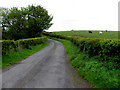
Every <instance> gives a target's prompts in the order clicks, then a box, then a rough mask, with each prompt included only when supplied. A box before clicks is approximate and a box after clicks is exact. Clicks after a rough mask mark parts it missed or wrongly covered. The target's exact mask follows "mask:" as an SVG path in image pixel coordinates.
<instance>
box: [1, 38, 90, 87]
mask: <svg viewBox="0 0 120 90" xmlns="http://www.w3.org/2000/svg"><path fill="white" fill-rule="evenodd" d="M49 41H50V45H49V46H47V47H46V48H44V49H42V50H41V51H39V52H37V53H35V54H33V55H31V56H29V57H28V58H26V59H24V60H22V61H21V62H19V64H17V65H13V66H11V67H8V68H6V69H4V70H3V73H2V88H91V85H90V84H89V83H88V82H87V81H86V80H84V79H82V78H81V77H80V76H79V75H78V73H77V72H76V71H75V70H74V68H72V66H71V65H70V63H69V61H68V60H67V54H66V52H65V49H64V46H63V44H62V43H61V42H58V41H55V40H50V39H49Z"/></svg>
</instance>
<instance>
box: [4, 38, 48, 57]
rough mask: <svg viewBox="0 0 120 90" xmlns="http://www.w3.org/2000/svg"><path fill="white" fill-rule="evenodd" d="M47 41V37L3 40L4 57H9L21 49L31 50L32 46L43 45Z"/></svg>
mask: <svg viewBox="0 0 120 90" xmlns="http://www.w3.org/2000/svg"><path fill="white" fill-rule="evenodd" d="M45 41H47V38H46V37H37V38H28V39H20V40H17V41H14V40H3V41H2V55H7V54H9V53H11V52H14V51H19V50H21V49H30V47H31V46H35V45H38V44H42V43H44V42H45Z"/></svg>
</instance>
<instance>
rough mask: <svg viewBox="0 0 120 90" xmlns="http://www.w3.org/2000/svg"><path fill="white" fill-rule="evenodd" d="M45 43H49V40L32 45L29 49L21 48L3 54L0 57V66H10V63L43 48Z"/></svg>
mask: <svg viewBox="0 0 120 90" xmlns="http://www.w3.org/2000/svg"><path fill="white" fill-rule="evenodd" d="M47 45H49V42H46V43H43V44H40V45H37V46H32V47H31V49H23V50H21V51H18V52H13V53H11V54H9V55H5V56H3V57H2V68H5V67H7V66H10V65H12V64H15V63H17V62H19V61H21V60H23V59H25V58H27V57H28V56H30V55H32V54H34V53H36V52H38V51H39V50H41V49H43V48H44V47H46V46H47Z"/></svg>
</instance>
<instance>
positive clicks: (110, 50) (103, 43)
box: [44, 33, 120, 63]
mask: <svg viewBox="0 0 120 90" xmlns="http://www.w3.org/2000/svg"><path fill="white" fill-rule="evenodd" d="M44 34H45V35H48V36H51V37H56V38H60V39H67V40H70V41H72V42H73V43H74V44H75V45H76V46H78V47H79V50H80V51H82V52H86V53H88V55H89V57H92V56H98V59H99V60H100V61H112V62H115V63H120V40H117V39H116V40H113V39H98V38H83V37H75V36H64V35H59V34H54V33H44Z"/></svg>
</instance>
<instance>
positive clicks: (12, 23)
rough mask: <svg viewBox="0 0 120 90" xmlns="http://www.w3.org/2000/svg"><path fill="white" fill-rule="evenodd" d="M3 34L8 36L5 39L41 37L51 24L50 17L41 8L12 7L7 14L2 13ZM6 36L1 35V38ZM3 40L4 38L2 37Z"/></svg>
mask: <svg viewBox="0 0 120 90" xmlns="http://www.w3.org/2000/svg"><path fill="white" fill-rule="evenodd" d="M2 17H3V18H2V27H3V32H4V31H6V33H8V34H9V36H10V38H7V39H14V40H18V39H24V38H34V37H38V36H40V35H41V32H42V31H43V30H47V29H48V28H49V27H50V26H51V25H52V23H50V22H51V20H52V19H53V17H52V16H50V15H48V11H47V10H46V9H44V8H43V7H42V6H40V5H39V6H33V5H31V6H28V7H26V8H23V7H22V8H21V9H18V8H17V7H13V8H11V9H9V10H8V12H3V13H2ZM4 35H6V34H4V33H3V36H4ZM3 38H4V37H3Z"/></svg>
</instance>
